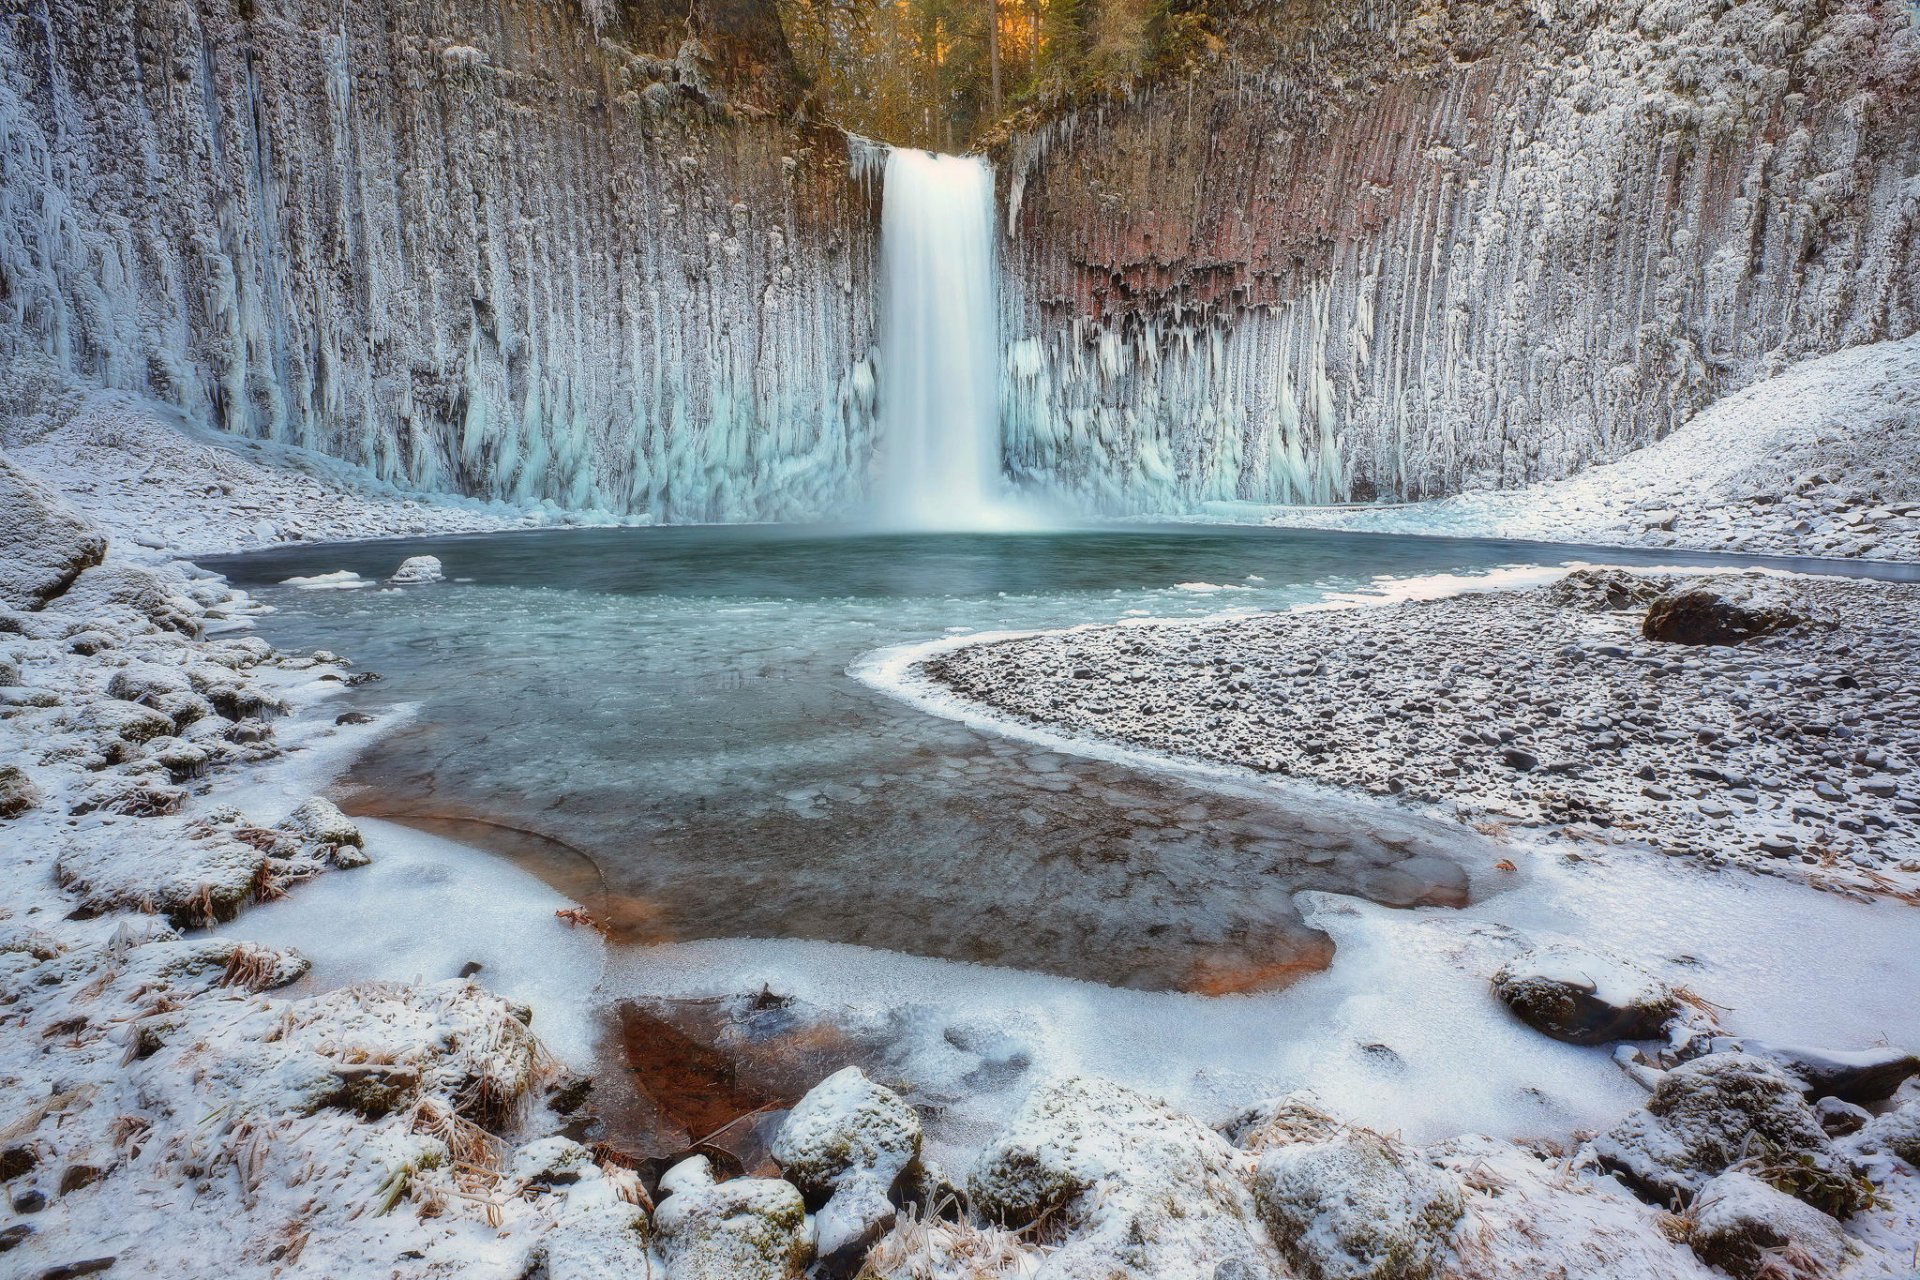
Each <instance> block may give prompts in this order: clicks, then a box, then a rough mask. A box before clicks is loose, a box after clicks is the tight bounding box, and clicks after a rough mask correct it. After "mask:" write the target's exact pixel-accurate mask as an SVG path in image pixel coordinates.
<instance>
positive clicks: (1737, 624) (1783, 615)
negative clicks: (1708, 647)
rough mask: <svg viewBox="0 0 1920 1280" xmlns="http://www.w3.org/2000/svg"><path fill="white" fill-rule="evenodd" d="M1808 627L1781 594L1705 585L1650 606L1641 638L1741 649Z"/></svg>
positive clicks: (1748, 586)
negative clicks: (1740, 646) (1766, 637)
mask: <svg viewBox="0 0 1920 1280" xmlns="http://www.w3.org/2000/svg"><path fill="white" fill-rule="evenodd" d="M1805 621H1806V617H1805V615H1804V614H1802V613H1801V612H1800V611H1799V610H1798V609H1796V608H1795V607H1794V605H1793V604H1792V602H1791V601H1789V600H1788V599H1787V597H1786V595H1785V594H1784V593H1783V592H1781V591H1779V590H1778V589H1777V588H1768V587H1763V586H1760V585H1758V584H1753V583H1737V584H1726V583H1702V584H1698V585H1695V586H1687V587H1681V588H1679V589H1677V590H1674V591H1669V592H1667V593H1666V594H1665V595H1662V596H1660V597H1659V598H1657V599H1656V600H1654V601H1653V603H1651V604H1649V605H1648V606H1647V618H1646V622H1645V623H1644V624H1642V626H1641V634H1643V635H1645V636H1646V638H1647V639H1649V640H1661V641H1665V642H1667V643H1669V644H1741V643H1743V642H1745V641H1748V640H1752V639H1755V638H1757V637H1759V636H1764V635H1771V634H1772V633H1774V632H1776V631H1784V630H1786V629H1788V628H1789V627H1796V626H1799V625H1800V624H1801V623H1803V622H1805Z"/></svg>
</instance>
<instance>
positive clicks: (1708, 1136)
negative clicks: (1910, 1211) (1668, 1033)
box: [1593, 1053, 1868, 1217]
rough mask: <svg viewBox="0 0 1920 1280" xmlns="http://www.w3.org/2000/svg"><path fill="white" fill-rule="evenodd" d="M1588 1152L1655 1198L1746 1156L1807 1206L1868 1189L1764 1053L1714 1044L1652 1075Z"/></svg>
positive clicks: (1686, 1188)
mask: <svg viewBox="0 0 1920 1280" xmlns="http://www.w3.org/2000/svg"><path fill="white" fill-rule="evenodd" d="M1593 1150H1594V1154H1595V1155H1597V1156H1598V1157H1599V1158H1600V1161H1601V1163H1603V1164H1605V1165H1606V1166H1607V1167H1608V1168H1610V1169H1613V1170H1614V1171H1615V1172H1617V1173H1619V1174H1620V1176H1621V1177H1622V1178H1624V1179H1625V1180H1626V1181H1627V1183H1628V1184H1629V1185H1631V1186H1633V1187H1634V1188H1635V1189H1636V1190H1638V1191H1640V1192H1641V1193H1642V1194H1643V1195H1645V1196H1647V1197H1649V1198H1651V1199H1653V1200H1654V1201H1656V1202H1658V1203H1661V1204H1669V1203H1673V1202H1675V1201H1684V1200H1689V1199H1691V1198H1692V1197H1693V1196H1694V1195H1696V1194H1697V1193H1698V1192H1699V1191H1700V1189H1701V1188H1702V1187H1703V1186H1705V1185H1706V1183H1707V1182H1708V1181H1709V1180H1710V1179H1712V1178H1713V1177H1714V1176H1716V1175H1717V1174H1719V1173H1721V1172H1723V1171H1724V1170H1726V1169H1727V1168H1728V1167H1729V1166H1731V1165H1733V1164H1735V1163H1738V1162H1739V1161H1741V1160H1744V1159H1746V1158H1748V1157H1750V1156H1752V1157H1759V1158H1760V1159H1762V1160H1764V1161H1765V1162H1766V1165H1767V1178H1768V1180H1769V1181H1771V1182H1773V1183H1774V1184H1775V1185H1777V1186H1780V1187H1782V1188H1785V1189H1790V1190H1791V1191H1792V1192H1793V1194H1795V1195H1796V1196H1798V1197H1799V1198H1800V1199H1802V1200H1804V1201H1806V1202H1807V1203H1808V1204H1811V1205H1813V1206H1814V1207H1815V1208H1818V1209H1821V1210H1824V1211H1826V1212H1828V1213H1832V1214H1834V1215H1836V1216H1840V1217H1844V1216H1846V1215H1847V1214H1849V1213H1852V1212H1853V1211H1854V1210H1855V1209H1858V1208H1859V1207H1861V1205H1863V1204H1865V1203H1866V1201H1867V1198H1868V1189H1867V1188H1866V1187H1865V1186H1864V1185H1863V1184H1862V1183H1861V1181H1860V1178H1859V1175H1858V1172H1857V1171H1856V1170H1855V1168H1854V1167H1853V1164H1852V1162H1851V1161H1849V1160H1848V1159H1847V1158H1846V1156H1845V1155H1843V1154H1842V1153H1841V1152H1840V1151H1839V1150H1837V1149H1836V1148H1835V1147H1834V1145H1833V1140H1832V1139H1831V1138H1829V1137H1828V1136H1827V1134H1826V1131H1825V1130H1824V1129H1822V1128H1821V1127H1820V1120H1819V1117H1818V1116H1816V1115H1814V1113H1813V1108H1812V1107H1810V1106H1808V1105H1807V1100H1806V1099H1805V1098H1804V1097H1802V1096H1801V1093H1800V1084H1799V1082H1798V1081H1796V1080H1795V1079H1793V1078H1792V1077H1791V1076H1789V1075H1788V1074H1787V1073H1786V1072H1784V1071H1782V1070H1781V1069H1780V1068H1779V1067H1778V1066H1775V1065H1774V1064H1773V1063H1771V1062H1768V1061H1767V1060H1765V1059H1764V1058H1756V1057H1753V1056H1752V1055H1750V1054H1744V1053H1714V1054H1708V1055H1707V1056H1706V1057H1704V1058H1696V1059H1694V1060H1693V1061H1692V1062H1688V1063H1683V1064H1682V1065H1680V1066H1678V1067H1675V1068H1674V1069H1673V1070H1671V1071H1669V1072H1667V1073H1666V1074H1665V1075H1663V1076H1662V1077H1661V1078H1660V1082H1659V1084H1658V1085H1657V1086H1656V1087H1655V1089H1654V1091H1653V1096H1652V1097H1651V1098H1649V1099H1648V1100H1647V1106H1646V1110H1644V1111H1639V1112H1636V1113H1634V1114H1633V1115H1631V1116H1628V1117H1627V1118H1626V1119H1625V1120H1623V1121H1621V1122H1620V1123H1619V1124H1618V1125H1616V1126H1615V1127H1614V1128H1613V1129H1612V1130H1610V1131H1608V1132H1607V1133H1603V1134H1601V1135H1599V1136H1598V1137H1596V1138H1595V1139H1594V1140H1593Z"/></svg>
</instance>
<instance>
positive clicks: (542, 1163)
mask: <svg viewBox="0 0 1920 1280" xmlns="http://www.w3.org/2000/svg"><path fill="white" fill-rule="evenodd" d="M588 1170H592V1171H593V1172H595V1173H598V1172H599V1164H598V1162H596V1161H595V1160H594V1158H593V1152H591V1151H589V1150H587V1148H585V1147H583V1146H581V1145H580V1144H579V1143H577V1142H575V1141H574V1140H573V1139H571V1138H562V1137H551V1138H536V1139H535V1140H534V1141H532V1142H529V1143H527V1144H526V1145H525V1146H522V1147H521V1148H520V1149H519V1150H517V1151H515V1152H514V1153H513V1166H512V1169H511V1170H510V1176H511V1177H512V1179H513V1181H514V1182H515V1183H516V1184H517V1185H519V1186H521V1187H529V1188H553V1187H565V1186H571V1185H573V1184H574V1183H576V1182H579V1181H580V1178H581V1175H582V1174H583V1173H585V1172H586V1171H588Z"/></svg>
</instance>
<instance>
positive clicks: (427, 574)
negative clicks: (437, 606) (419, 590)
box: [387, 556, 447, 587]
mask: <svg viewBox="0 0 1920 1280" xmlns="http://www.w3.org/2000/svg"><path fill="white" fill-rule="evenodd" d="M446 576H447V574H446V570H445V569H444V568H443V567H442V566H441V564H440V558H439V557H438V556H408V557H407V558H406V559H405V560H402V561H401V562H400V567H399V568H398V569H395V570H394V571H393V576H392V577H391V578H388V579H387V581H388V582H391V583H393V584H395V585H397V586H403V587H410V586H419V585H422V584H424V583H428V582H439V581H441V580H442V579H444V578H445V577H446Z"/></svg>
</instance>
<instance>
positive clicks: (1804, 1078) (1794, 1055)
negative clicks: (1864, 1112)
mask: <svg viewBox="0 0 1920 1280" xmlns="http://www.w3.org/2000/svg"><path fill="white" fill-rule="evenodd" d="M1713 1051H1714V1052H1715V1053H1728V1052H1733V1053H1748V1054H1752V1055H1753V1056H1754V1057H1756V1058H1765V1059H1766V1060H1767V1061H1769V1062H1772V1063H1774V1064H1776V1065H1778V1066H1779V1067H1781V1068H1782V1069H1783V1070H1785V1071H1786V1073H1787V1074H1788V1075H1790V1076H1792V1077H1793V1078H1794V1079H1795V1080H1798V1081H1799V1082H1800V1084H1801V1086H1802V1089H1803V1091H1804V1092H1805V1093H1806V1095H1807V1098H1808V1099H1809V1100H1810V1101H1817V1100H1819V1099H1821V1098H1838V1099H1840V1100H1841V1101H1842V1102H1854V1103H1859V1102H1884V1101H1885V1100H1886V1099H1888V1098H1891V1097H1892V1096H1893V1095H1894V1092H1895V1091H1896V1090H1897V1089H1899V1088H1900V1086H1901V1085H1902V1084H1904V1083H1906V1081H1907V1079H1908V1078H1909V1077H1911V1076H1913V1075H1915V1074H1920V1055H1915V1054H1912V1053H1909V1052H1907V1051H1906V1050H1905V1049H1895V1048H1890V1047H1887V1046H1880V1047H1877V1048H1872V1049H1809V1048H1806V1047H1804V1046H1800V1045H1775V1044H1766V1043H1763V1042H1762V1041H1759V1040H1743V1039H1736V1038H1733V1037H1730V1036H1727V1037H1717V1038H1716V1039H1715V1040H1714V1041H1713Z"/></svg>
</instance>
